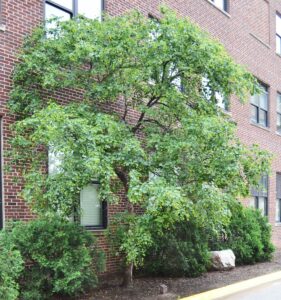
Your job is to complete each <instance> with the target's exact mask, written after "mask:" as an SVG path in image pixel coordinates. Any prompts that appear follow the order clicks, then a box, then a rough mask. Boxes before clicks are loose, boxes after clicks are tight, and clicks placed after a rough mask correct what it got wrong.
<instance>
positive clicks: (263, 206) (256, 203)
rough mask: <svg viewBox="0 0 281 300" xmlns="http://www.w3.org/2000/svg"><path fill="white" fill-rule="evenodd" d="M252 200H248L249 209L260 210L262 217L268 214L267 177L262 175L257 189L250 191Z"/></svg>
mask: <svg viewBox="0 0 281 300" xmlns="http://www.w3.org/2000/svg"><path fill="white" fill-rule="evenodd" d="M251 193H252V198H251V199H250V203H249V204H250V205H249V206H250V207H254V208H256V209H260V210H261V213H262V214H263V215H264V216H267V214H268V176H267V175H263V176H262V177H261V179H260V183H259V185H258V186H257V187H253V188H252V190H251Z"/></svg>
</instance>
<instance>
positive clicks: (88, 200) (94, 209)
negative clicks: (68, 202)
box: [80, 183, 103, 227]
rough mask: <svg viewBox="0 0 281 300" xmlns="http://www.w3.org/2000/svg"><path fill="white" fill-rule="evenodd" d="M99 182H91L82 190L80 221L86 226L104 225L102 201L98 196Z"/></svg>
mask: <svg viewBox="0 0 281 300" xmlns="http://www.w3.org/2000/svg"><path fill="white" fill-rule="evenodd" d="M98 188H99V184H97V183H96V184H89V185H87V186H86V187H84V188H83V190H82V191H81V192H80V205H81V216H80V223H81V225H83V226H86V227H102V226H103V214H102V203H101V201H100V200H99V197H98Z"/></svg>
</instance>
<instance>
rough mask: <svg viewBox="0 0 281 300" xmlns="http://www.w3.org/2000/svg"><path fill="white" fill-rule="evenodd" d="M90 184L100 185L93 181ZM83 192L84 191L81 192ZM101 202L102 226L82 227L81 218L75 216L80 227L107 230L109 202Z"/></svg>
mask: <svg viewBox="0 0 281 300" xmlns="http://www.w3.org/2000/svg"><path fill="white" fill-rule="evenodd" d="M89 184H98V185H100V182H99V181H98V180H93V181H91V182H90V183H89ZM81 191H82V190H81ZM100 202H101V218H102V224H101V225H86V226H84V225H82V224H81V216H79V215H76V216H74V221H76V222H77V223H78V224H79V225H80V226H83V227H84V228H85V229H87V230H103V229H106V228H107V224H108V204H107V201H100ZM79 206H81V194H79Z"/></svg>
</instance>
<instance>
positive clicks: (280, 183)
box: [275, 173, 281, 222]
mask: <svg viewBox="0 0 281 300" xmlns="http://www.w3.org/2000/svg"><path fill="white" fill-rule="evenodd" d="M275 210H276V215H275V220H276V222H281V173H277V174H276V207H275Z"/></svg>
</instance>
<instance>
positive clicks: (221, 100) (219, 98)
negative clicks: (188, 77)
mask: <svg viewBox="0 0 281 300" xmlns="http://www.w3.org/2000/svg"><path fill="white" fill-rule="evenodd" d="M201 82H202V93H203V96H204V97H205V98H206V100H207V101H210V100H211V98H212V95H213V91H212V88H211V87H210V85H209V82H210V81H209V79H208V78H207V77H203V78H202V81H201ZM215 100H216V104H217V106H218V107H220V108H221V109H223V110H225V111H228V110H229V102H228V99H227V98H226V97H225V96H224V95H223V94H221V93H220V92H215Z"/></svg>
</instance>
